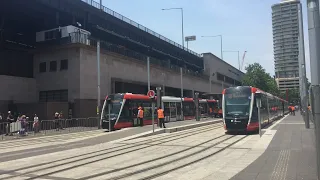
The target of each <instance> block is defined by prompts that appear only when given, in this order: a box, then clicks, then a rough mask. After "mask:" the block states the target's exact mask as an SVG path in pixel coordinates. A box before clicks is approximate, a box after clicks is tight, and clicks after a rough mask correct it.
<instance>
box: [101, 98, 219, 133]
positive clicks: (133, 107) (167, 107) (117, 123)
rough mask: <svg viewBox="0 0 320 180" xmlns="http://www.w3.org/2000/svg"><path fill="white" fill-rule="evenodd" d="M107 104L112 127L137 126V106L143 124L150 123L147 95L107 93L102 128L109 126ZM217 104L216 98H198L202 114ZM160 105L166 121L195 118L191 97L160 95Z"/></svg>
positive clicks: (149, 101)
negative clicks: (142, 115) (142, 112)
mask: <svg viewBox="0 0 320 180" xmlns="http://www.w3.org/2000/svg"><path fill="white" fill-rule="evenodd" d="M155 98H157V97H155ZM108 104H110V107H111V108H110V118H111V128H112V129H121V128H126V127H133V126H137V125H138V124H137V120H136V117H137V112H138V107H139V106H141V107H142V108H143V110H144V118H143V124H144V125H150V124H152V120H151V119H152V108H151V107H152V105H151V100H150V98H149V97H148V96H147V95H142V94H132V93H118V94H112V95H109V96H107V97H106V99H105V102H104V104H103V107H102V112H101V127H102V128H103V129H108V128H109V114H108V112H109V109H108V107H109V105H108ZM217 105H218V103H217V101H216V100H207V99H200V100H199V111H200V112H201V114H202V116H206V115H208V114H209V108H210V107H211V108H212V109H214V108H215V107H217ZM161 106H162V108H163V110H164V113H165V120H166V122H170V121H181V120H190V119H194V118H195V103H194V100H193V98H179V97H171V96H162V98H161ZM154 113H155V115H154V117H157V115H156V110H155V111H154ZM182 114H183V115H182ZM155 119H156V118H155ZM155 123H157V121H155Z"/></svg>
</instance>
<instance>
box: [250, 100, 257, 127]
mask: <svg viewBox="0 0 320 180" xmlns="http://www.w3.org/2000/svg"><path fill="white" fill-rule="evenodd" d="M256 100H257V99H256V97H254V100H253V106H252V116H251V120H252V122H258V108H257V103H256Z"/></svg>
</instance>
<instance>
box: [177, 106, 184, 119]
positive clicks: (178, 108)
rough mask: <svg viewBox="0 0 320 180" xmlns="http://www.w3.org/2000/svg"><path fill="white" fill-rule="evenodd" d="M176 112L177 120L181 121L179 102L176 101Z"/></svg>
mask: <svg viewBox="0 0 320 180" xmlns="http://www.w3.org/2000/svg"><path fill="white" fill-rule="evenodd" d="M176 107H177V108H176V112H177V121H182V120H183V117H182V115H181V102H176Z"/></svg>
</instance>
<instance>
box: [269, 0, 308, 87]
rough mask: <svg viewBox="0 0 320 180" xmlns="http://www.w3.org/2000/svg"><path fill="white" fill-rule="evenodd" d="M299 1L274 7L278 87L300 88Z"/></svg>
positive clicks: (273, 25)
mask: <svg viewBox="0 0 320 180" xmlns="http://www.w3.org/2000/svg"><path fill="white" fill-rule="evenodd" d="M300 7H301V3H300V1H299V0H282V1H281V2H280V3H277V4H274V5H273V6H272V28H273V49H274V63H275V76H276V81H277V84H278V87H279V88H280V90H282V91H284V90H286V89H295V88H299V42H300V41H299V33H300V32H299V21H300V19H299V13H302V12H301V11H299V9H300Z"/></svg>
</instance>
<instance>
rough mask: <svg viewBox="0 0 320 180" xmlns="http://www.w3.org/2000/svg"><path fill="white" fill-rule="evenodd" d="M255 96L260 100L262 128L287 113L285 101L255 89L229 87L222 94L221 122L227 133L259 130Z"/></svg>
mask: <svg viewBox="0 0 320 180" xmlns="http://www.w3.org/2000/svg"><path fill="white" fill-rule="evenodd" d="M257 96H260V98H261V108H260V118H261V126H262V127H264V126H266V125H267V124H269V123H271V122H272V121H274V120H276V119H277V118H279V117H282V116H284V115H285V114H287V113H288V109H287V108H286V107H288V102H287V101H286V100H283V99H281V98H279V97H276V96H274V95H272V94H270V93H267V92H264V91H262V90H260V89H257V88H255V87H250V86H238V87H230V88H227V89H224V90H223V92H222V111H223V122H224V128H225V130H226V131H227V132H230V131H257V130H258V129H259V121H258V108H257V104H256V98H257Z"/></svg>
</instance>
